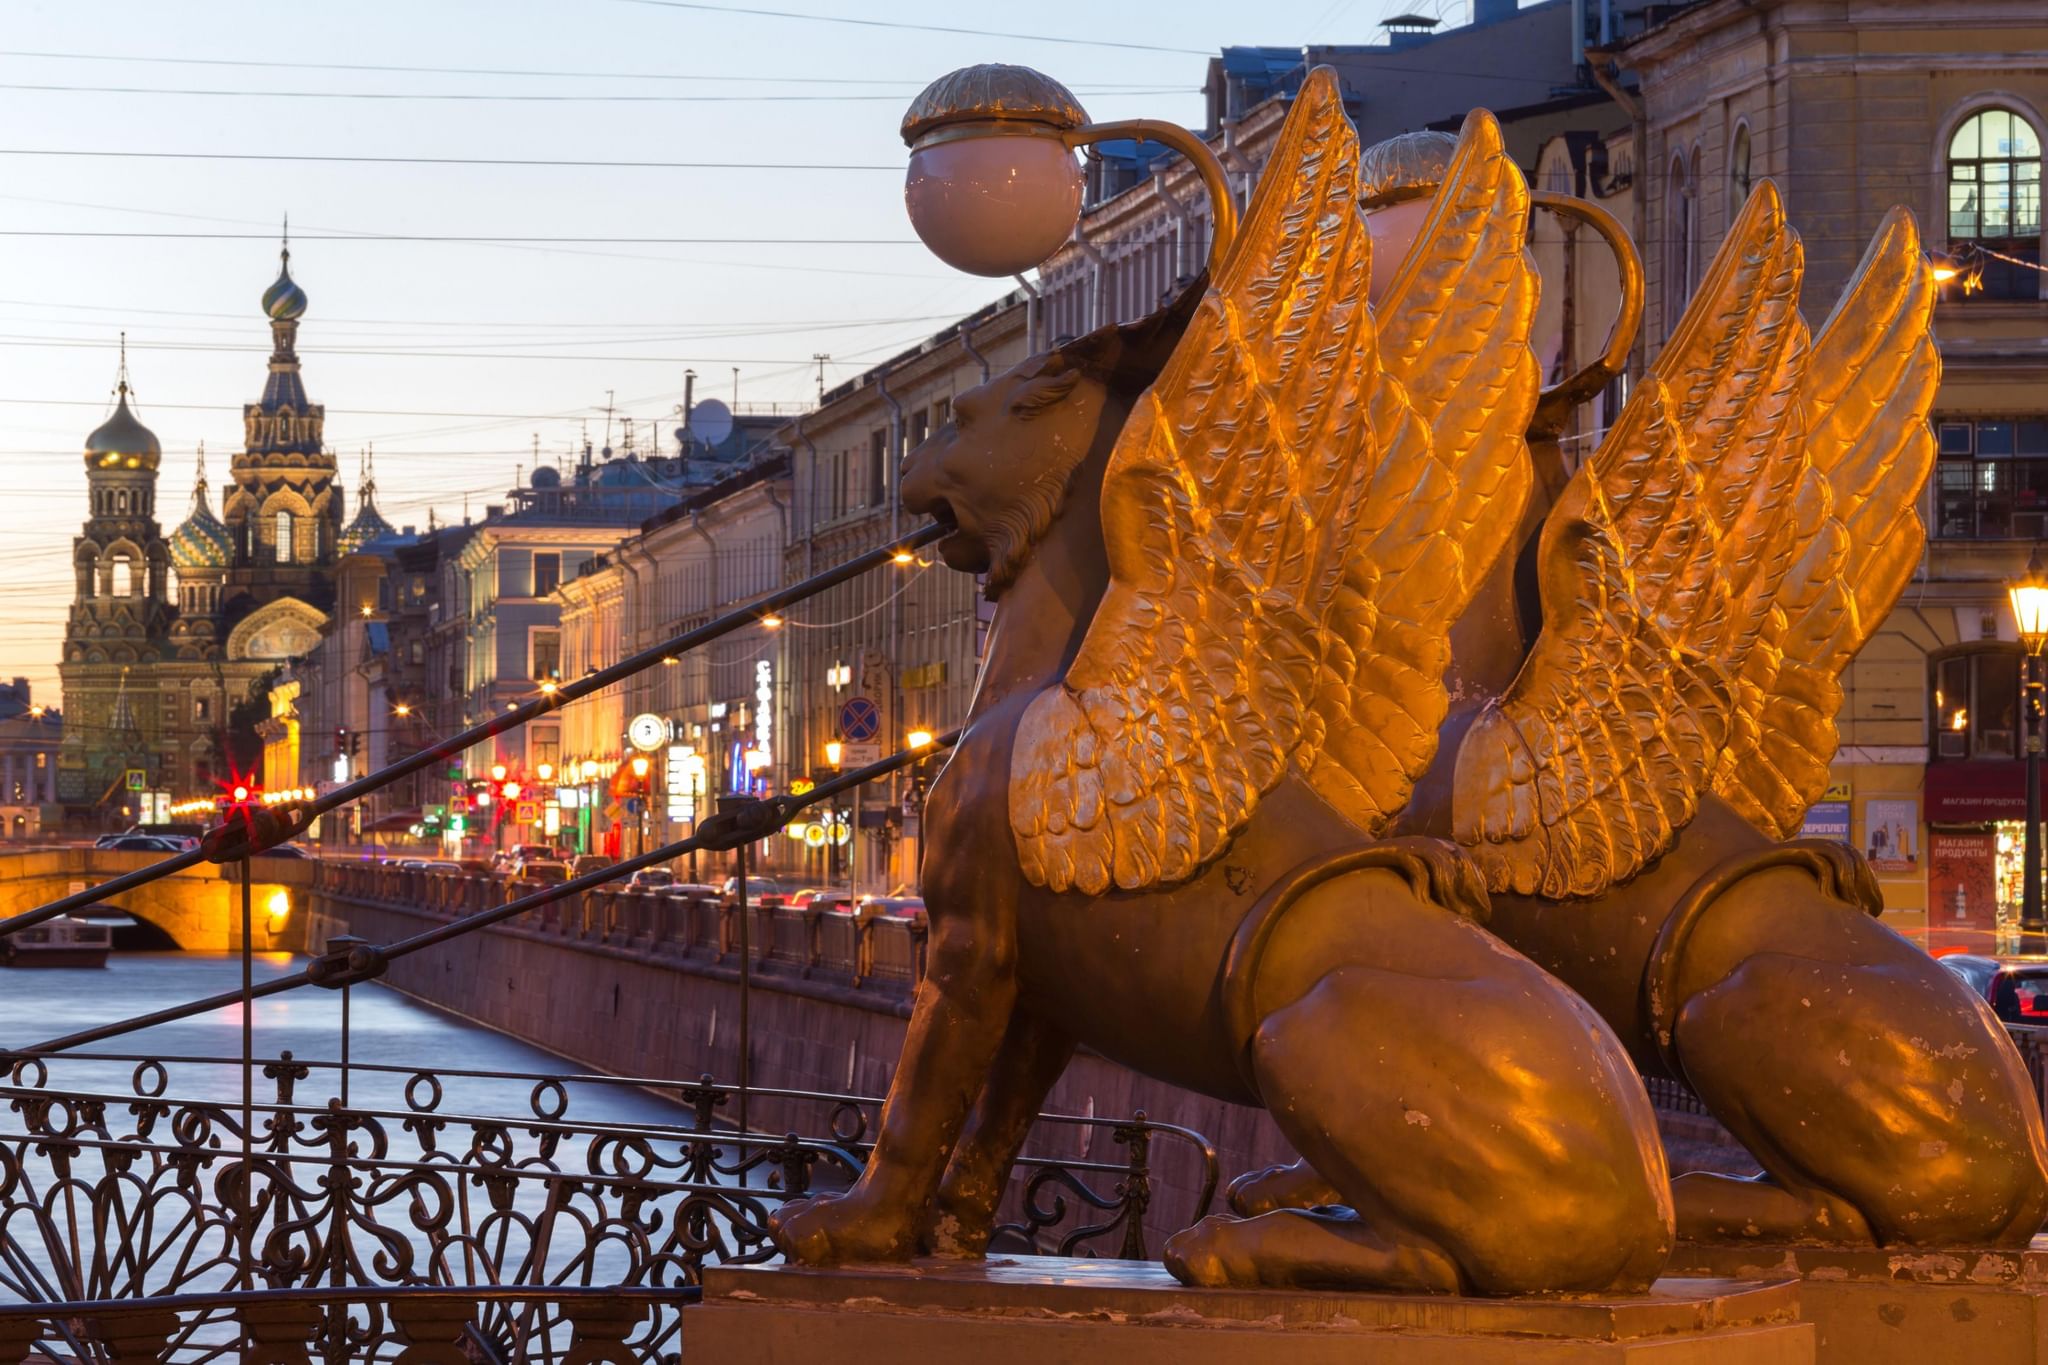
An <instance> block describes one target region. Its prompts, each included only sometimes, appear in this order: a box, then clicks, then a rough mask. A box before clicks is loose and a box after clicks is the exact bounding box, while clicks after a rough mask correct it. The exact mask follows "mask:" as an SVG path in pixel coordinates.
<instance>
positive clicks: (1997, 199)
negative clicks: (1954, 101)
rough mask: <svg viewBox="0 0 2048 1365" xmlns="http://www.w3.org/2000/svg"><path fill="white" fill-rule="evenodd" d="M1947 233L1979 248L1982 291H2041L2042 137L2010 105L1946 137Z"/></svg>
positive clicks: (1963, 247)
mask: <svg viewBox="0 0 2048 1365" xmlns="http://www.w3.org/2000/svg"><path fill="white" fill-rule="evenodd" d="M1948 237H1949V246H1950V249H1951V250H1952V251H1960V252H1961V253H1963V254H1965V255H1968V254H1970V253H1971V252H1972V251H1973V250H1974V252H1975V254H1976V257H1977V263H1980V264H1981V266H1982V271H1983V273H1982V280H1983V297H1985V298H1992V299H2033V298H2039V297H2040V296H2041V274H2040V272H2039V271H2038V270H2035V269H2034V268H2033V267H2035V266H2038V265H2039V264H2040V263H2041V139H2040V136H2039V135H2038V134H2037V133H2036V132H2035V131H2034V129H2033V127H2032V126H2031V125H2029V124H2028V122H2027V121H2026V119H2024V118H2022V117H2021V116H2020V115H2018V114H2016V113H2014V112H2013V111H2012V110H2010V109H1996V108H1994V109H1985V110H1982V111H1981V112H1979V113H1976V114H1972V115H1971V116H1970V117H1969V118H1967V119H1965V120H1964V121H1963V125H1962V126H1961V127H1960V128H1958V129H1956V131H1955V134H1954V136H1952V137H1951V138H1949V143H1948ZM2008 258H2010V259H2008Z"/></svg>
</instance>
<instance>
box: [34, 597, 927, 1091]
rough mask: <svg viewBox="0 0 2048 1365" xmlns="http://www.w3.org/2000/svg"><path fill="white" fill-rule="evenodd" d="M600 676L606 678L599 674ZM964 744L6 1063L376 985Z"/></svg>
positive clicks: (881, 765) (906, 757)
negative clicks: (422, 960)
mask: <svg viewBox="0 0 2048 1365" xmlns="http://www.w3.org/2000/svg"><path fill="white" fill-rule="evenodd" d="M678 638H681V637H678ZM592 676H593V677H595V676H598V675H596V674H593V675H592ZM959 739H960V732H959V731H957V730H955V731H953V732H952V733H950V734H945V735H941V736H939V737H938V738H937V739H934V740H933V741H932V742H931V743H930V744H927V745H924V746H922V747H921V748H916V749H906V750H904V751H902V752H901V753H896V754H892V755H890V756H889V757H887V758H884V759H879V760H877V761H876V762H873V763H870V764H868V765H867V766H866V767H863V768H856V769H854V770H853V771H852V772H848V773H841V774H840V775H839V776H837V777H834V778H831V779H829V780H827V781H824V782H820V783H819V784H818V785H817V786H815V787H813V788H811V790H809V791H807V792H804V793H803V794H801V795H790V794H785V795H782V796H775V797H770V798H768V799H766V800H764V801H761V802H759V803H758V805H757V807H756V808H755V809H754V810H752V811H749V812H746V813H745V815H744V818H743V819H742V818H729V817H728V816H727V815H725V814H723V813H721V814H720V815H717V816H714V817H712V818H711V819H710V820H707V821H705V822H704V824H703V825H702V826H700V827H699V829H698V831H697V833H695V834H692V835H691V836H690V837H689V838H687V839H682V840H678V841H677V842H675V843H673V844H666V845H664V846H662V847H661V848H657V849H653V850H651V851H649V852H646V853H641V854H638V855H636V856H634V857H631V858H626V859H623V860H622V861H620V862H616V863H613V864H612V865H611V866H609V867H602V868H598V869H597V870H595V871H593V872H586V873H584V874H583V875H582V876H580V877H572V878H570V879H569V880H567V881H564V882H557V883H555V884H554V885H553V886H549V887H545V888H543V889H541V890H539V891H536V892H533V893H532V894H530V895H526V896H521V897H520V898H519V899H517V900H514V901H508V902H506V903H505V904H504V905H501V906H496V907H494V908H492V909H490V910H483V911H479V912H477V913H476V914H473V915H468V916H465V917H464V918H462V919H459V920H455V921H453V922H451V923H448V924H443V925H437V926H436V927H434V928H432V929H427V930H423V931H422V932H420V933H417V934H414V935H412V936H411V937H409V938H402V939H399V940H398V941H397V942H396V943H390V944H381V945H380V944H364V945H362V946H359V947H356V948H354V949H352V950H351V951H350V952H349V954H348V957H347V958H346V960H342V959H338V958H335V957H331V956H330V957H323V958H316V959H315V960H314V961H313V962H312V963H311V964H310V965H308V966H307V967H305V968H303V969H301V970H299V971H297V972H293V973H292V974H291V975H289V976H281V977H276V978H274V979H272V980H270V981H266V982H264V983H263V984H262V985H260V986H252V987H249V988H247V989H243V990H232V991H222V992H220V993H218V994H216V995H210V996H207V997H205V998H204V999H200V1000H194V1001H189V1002H187V1003H185V1004H183V1005H172V1006H169V1007H167V1008H165V1009H160V1010H155V1011H152V1012H151V1013H149V1014H139V1015H135V1016H133V1017H131V1018H128V1019H122V1020H117V1021H116V1022H114V1023H111V1024H101V1025H99V1026H98V1027H95V1028H89V1029H84V1030H82V1031H80V1032H78V1033H72V1034H67V1035H66V1036H64V1037H62V1038H54V1039H51V1040H49V1041H47V1042H42V1043H36V1044H34V1045H32V1046H30V1047H26V1048H13V1049H8V1050H5V1051H0V1064H8V1065H11V1064H13V1063H14V1062H16V1061H18V1060H20V1059H23V1058H28V1057H37V1056H41V1055H43V1054H45V1053H51V1052H62V1051H64V1050H66V1049H68V1048H73V1047H80V1046H83V1045H85V1044H87V1043H97V1042H100V1041H102V1040H103V1039H107V1038H118V1037H120V1036H121V1035H123V1034H127V1033H134V1032H136V1031H138V1030H140V1029H145V1028H153V1027H155V1026H156V1025H158V1024H168V1023H173V1022H175V1021H177V1020H179V1019H189V1018H191V1017H192V1016H193V1015H195V1014H206V1013H208V1012H210V1011H213V1010H217V1009H220V1008H221V1007H223V1006H225V1005H233V1004H237V1003H239V1002H241V1001H243V1000H245V999H246V1000H260V999H263V998H265V997H266V996H272V995H279V994H282V993H283V992H285V991H288V990H295V989H297V988H298V987H300V986H306V985H317V986H325V987H327V988H329V989H338V988H339V987H342V986H346V985H352V984H354V983H355V982H358V981H370V980H374V979H375V978H377V977H378V976H381V975H382V974H383V972H384V969H385V967H387V966H388V965H389V964H391V963H392V962H395V961H397V960H398V959H399V958H402V957H408V956H410V955H411V954H413V953H416V952H419V951H420V950H422V949H424V948H431V947H433V946H434V945H435V944H438V943H442V942H445V941H446V940H448V939H451V938H458V937H460V936H462V935H463V934H468V933H474V932H475V931H476V930H478V929H485V928H489V927H490V926H491V925H493V924H497V923H500V922H502V921H504V920H508V919H511V918H513V917H515V916H517V915H522V914H524V913H526V912H527V911H528V910H537V909H539V908H540V907H541V906H543V905H552V904H554V903H555V902H556V901H559V900H566V899H567V898H569V897H570V896H574V895H580V894H582V893H583V892H585V891H589V890H591V889H593V888H595V887H598V886H602V885H604V884H605V883H606V882H609V881H616V880H618V879H619V878H620V877H623V876H628V875H630V874H632V873H634V872H638V871H639V870H640V869H641V868H643V867H653V866H655V865H656V864H658V863H665V862H669V861H671V860H673V859H675V858H679V857H681V856H682V855H683V854H685V853H695V852H699V851H702V850H711V851H714V852H715V851H718V850H721V849H727V848H735V847H738V846H739V845H740V844H743V843H751V842H753V840H754V839H756V838H758V837H762V836H763V835H766V834H768V833H772V832H773V831H774V830H775V829H778V828H780V827H782V826H783V825H786V824H788V823H789V821H790V818H791V817H792V816H794V815H795V814H796V813H797V812H798V811H801V810H804V809H805V808H807V807H809V806H811V805H813V804H815V803H817V802H819V801H824V800H827V799H829V798H831V797H834V796H837V795H838V794H839V793H841V792H843V791H848V790H850V789H852V788H854V787H858V786H860V785H861V784H863V783H865V782H870V781H873V780H874V779H875V778H877V777H884V776H887V775H888V774H890V773H892V772H895V771H896V770H897V769H899V768H907V767H909V766H910V765H911V764H913V763H920V762H923V761H924V760H925V759H928V758H931V757H932V756H933V755H935V754H940V753H944V752H945V751H946V750H948V749H950V748H952V746H953V745H954V744H956V743H957V742H959ZM30 913H31V914H33V913H35V912H33V911H31V912H30Z"/></svg>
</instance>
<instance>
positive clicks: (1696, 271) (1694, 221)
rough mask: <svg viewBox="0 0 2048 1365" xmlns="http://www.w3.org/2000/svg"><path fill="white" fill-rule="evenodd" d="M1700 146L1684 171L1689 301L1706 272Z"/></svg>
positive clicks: (1686, 279) (1686, 288) (1693, 151)
mask: <svg viewBox="0 0 2048 1365" xmlns="http://www.w3.org/2000/svg"><path fill="white" fill-rule="evenodd" d="M1702 188H1703V185H1702V182H1701V180H1700V145H1699V144H1698V143H1697V142H1695V143H1694V144H1693V145H1692V165H1691V166H1690V167H1688V168H1687V170H1686V177H1685V191H1686V197H1687V199H1688V200H1689V203H1690V208H1689V211H1688V212H1687V214H1686V218H1685V226H1686V233H1687V235H1686V239H1685V296H1686V297H1687V298H1688V299H1689V298H1691V297H1692V295H1693V291H1694V290H1696V289H1698V288H1699V287H1700V276H1701V275H1702V274H1704V273H1705V272H1706V267H1707V253H1706V252H1705V251H1703V250H1702V249H1701V244H1700V216H1701V215H1700V191H1701V189H1702Z"/></svg>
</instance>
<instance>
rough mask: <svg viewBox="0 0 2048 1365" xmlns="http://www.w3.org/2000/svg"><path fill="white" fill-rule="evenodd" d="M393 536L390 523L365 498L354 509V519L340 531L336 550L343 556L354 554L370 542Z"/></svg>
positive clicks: (374, 505)
mask: <svg viewBox="0 0 2048 1365" xmlns="http://www.w3.org/2000/svg"><path fill="white" fill-rule="evenodd" d="M393 534H395V532H394V531H393V529H392V526H391V523H390V522H388V521H386V520H384V517H383V515H382V514H381V513H379V512H378V511H377V504H375V503H373V502H371V501H370V500H369V499H368V498H365V499H363V502H362V505H361V506H360V507H359V508H357V509H356V519H355V520H354V521H352V522H350V523H349V524H348V527H347V528H346V529H345V530H343V531H342V533H341V539H340V541H339V542H338V548H339V549H340V550H341V552H342V553H343V554H345V555H348V554H354V553H355V552H356V551H357V550H360V549H362V548H363V547H364V546H365V545H368V544H369V543H370V542H371V541H374V540H382V539H383V538H384V537H386V536H388V535H393Z"/></svg>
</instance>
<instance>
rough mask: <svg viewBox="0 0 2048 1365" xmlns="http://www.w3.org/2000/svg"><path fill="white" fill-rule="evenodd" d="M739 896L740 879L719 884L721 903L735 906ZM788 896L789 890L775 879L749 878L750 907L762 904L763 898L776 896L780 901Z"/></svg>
mask: <svg viewBox="0 0 2048 1365" xmlns="http://www.w3.org/2000/svg"><path fill="white" fill-rule="evenodd" d="M739 894H740V879H739V878H738V877H727V878H726V879H725V880H724V881H723V882H721V883H720V884H719V887H718V899H719V901H720V902H721V903H723V904H726V905H732V904H735V903H737V902H738V900H739ZM788 895H789V888H788V887H787V886H784V885H783V884H782V883H781V882H779V881H776V880H775V879H774V878H773V877H749V878H747V904H749V905H758V904H760V901H761V898H762V897H763V896H774V897H775V898H777V899H778V900H780V899H782V898H784V897H786V896H788Z"/></svg>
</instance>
